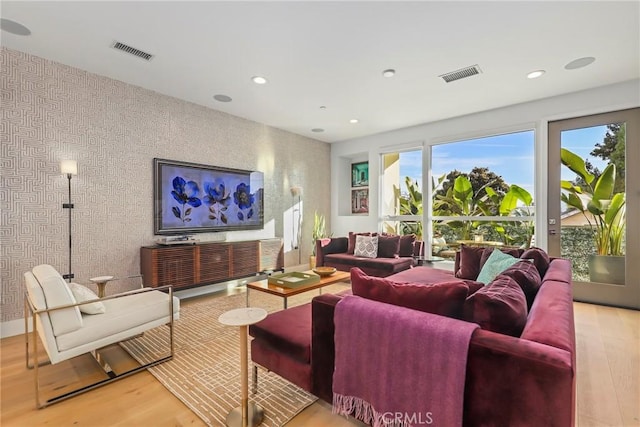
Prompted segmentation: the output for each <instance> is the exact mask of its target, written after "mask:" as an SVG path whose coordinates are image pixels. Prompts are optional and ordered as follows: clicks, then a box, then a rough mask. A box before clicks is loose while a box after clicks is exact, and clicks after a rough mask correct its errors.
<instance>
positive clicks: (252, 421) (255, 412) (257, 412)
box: [226, 402, 264, 427]
mask: <svg viewBox="0 0 640 427" xmlns="http://www.w3.org/2000/svg"><path fill="white" fill-rule="evenodd" d="M248 405H249V407H248V409H249V411H248V412H249V417H248V418H247V426H249V427H256V426H259V425H260V423H262V419H263V418H264V410H263V409H262V408H261V407H260V406H258V405H256V404H255V403H251V402H249V403H248ZM226 423H227V426H228V427H236V426H238V427H242V407H237V408H234V409H232V410H231V412H229V415H227V419H226Z"/></svg>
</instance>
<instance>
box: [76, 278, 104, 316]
mask: <svg viewBox="0 0 640 427" xmlns="http://www.w3.org/2000/svg"><path fill="white" fill-rule="evenodd" d="M69 288H70V289H71V293H72V294H73V297H74V298H75V299H76V302H85V301H91V300H94V299H96V300H97V299H98V295H96V294H95V293H94V292H93V291H92V290H91V289H89V288H87V287H86V286H82V285H79V284H77V283H73V282H71V283H69ZM78 307H79V308H80V312H82V313H85V314H102V313H104V312H105V308H104V304H103V303H101V302H100V301H98V302H90V303H87V304H82V305H80V306H78Z"/></svg>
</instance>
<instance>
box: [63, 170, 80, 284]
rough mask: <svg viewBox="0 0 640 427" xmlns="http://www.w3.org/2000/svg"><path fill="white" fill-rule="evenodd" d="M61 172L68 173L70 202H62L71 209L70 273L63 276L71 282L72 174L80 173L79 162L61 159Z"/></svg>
mask: <svg viewBox="0 0 640 427" xmlns="http://www.w3.org/2000/svg"><path fill="white" fill-rule="evenodd" d="M60 172H62V173H63V174H66V175H67V181H68V182H69V199H68V201H69V203H63V204H62V209H69V273H68V274H63V275H62V277H63V278H65V279H67V281H69V282H71V279H73V273H72V272H71V209H73V203H71V176H73V175H78V162H77V161H75V160H63V161H61V162H60Z"/></svg>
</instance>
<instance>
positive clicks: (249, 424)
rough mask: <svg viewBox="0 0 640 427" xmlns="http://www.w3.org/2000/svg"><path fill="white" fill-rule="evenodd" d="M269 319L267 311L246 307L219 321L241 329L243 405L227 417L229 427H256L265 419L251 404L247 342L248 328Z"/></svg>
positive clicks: (220, 318)
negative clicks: (266, 318)
mask: <svg viewBox="0 0 640 427" xmlns="http://www.w3.org/2000/svg"><path fill="white" fill-rule="evenodd" d="M265 317H267V311H266V310H265V309H263V308H257V307H246V308H236V309H235V310H229V311H227V312H225V313H222V314H221V315H220V317H218V321H219V322H220V323H222V324H223V325H227V326H239V327H240V376H241V381H242V400H241V405H240V406H239V407H237V408H234V409H232V410H231V412H229V415H227V419H226V423H227V426H228V427H236V426H238V427H240V426H241V427H256V426H258V425H260V423H261V422H262V419H263V418H264V410H263V409H262V408H261V407H260V406H258V405H256V404H255V403H249V373H248V368H249V363H248V360H247V359H248V354H249V352H248V349H247V341H248V339H249V335H248V333H247V327H248V326H249V325H253V324H254V323H258V322H259V321H261V320H262V319H264V318H265Z"/></svg>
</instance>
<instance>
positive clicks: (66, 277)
mask: <svg viewBox="0 0 640 427" xmlns="http://www.w3.org/2000/svg"><path fill="white" fill-rule="evenodd" d="M62 278H63V279H73V278H74V274H73V273H69V274H63V275H62Z"/></svg>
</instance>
